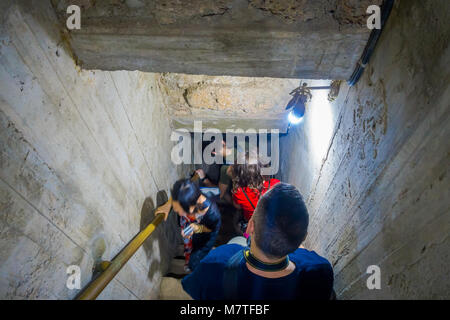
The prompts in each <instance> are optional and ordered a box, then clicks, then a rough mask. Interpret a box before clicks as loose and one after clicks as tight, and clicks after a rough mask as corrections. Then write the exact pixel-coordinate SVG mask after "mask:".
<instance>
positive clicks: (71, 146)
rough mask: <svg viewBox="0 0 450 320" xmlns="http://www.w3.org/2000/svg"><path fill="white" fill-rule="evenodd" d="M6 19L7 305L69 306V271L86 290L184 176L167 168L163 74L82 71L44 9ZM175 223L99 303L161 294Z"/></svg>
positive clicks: (0, 255) (1, 254)
mask: <svg viewBox="0 0 450 320" xmlns="http://www.w3.org/2000/svg"><path fill="white" fill-rule="evenodd" d="M13 3H14V4H13ZM23 4H25V5H23ZM0 12H1V15H2V17H1V19H2V21H1V24H0V26H1V30H0V36H1V38H0V62H1V66H0V131H1V134H0V298H3V299H70V298H73V297H74V296H75V295H76V293H77V292H78V290H69V289H67V288H66V279H67V275H66V268H67V267H68V266H69V265H79V266H80V267H81V271H82V277H81V278H82V286H84V285H85V284H86V283H87V282H88V281H89V280H90V278H91V275H92V267H93V265H94V262H95V261H97V260H100V259H104V260H108V259H111V258H113V257H114V255H116V254H117V253H118V252H119V251H120V249H122V248H123V247H124V246H125V245H126V244H127V243H128V241H130V240H131V239H132V237H133V236H134V235H135V234H136V233H137V232H139V230H140V228H142V227H143V226H144V225H145V224H146V223H148V221H150V219H151V215H152V212H151V209H152V207H154V205H155V204H156V194H157V192H158V190H166V191H167V190H168V189H169V187H170V185H171V183H173V181H174V180H175V179H177V178H178V177H179V176H182V175H184V174H185V171H183V168H181V167H178V168H177V167H175V166H174V165H172V162H171V160H170V149H171V147H172V143H171V142H170V133H171V130H170V128H169V121H168V118H167V115H166V110H165V108H164V106H163V102H162V100H163V99H162V95H161V93H160V89H159V82H158V77H159V76H158V75H156V74H143V73H140V72H101V71H82V70H80V69H79V68H78V67H76V66H75V64H74V61H73V59H72V57H71V56H70V54H69V53H68V50H67V48H66V46H65V42H64V39H61V36H60V32H59V30H60V29H59V28H58V22H57V20H56V17H55V16H54V11H53V8H52V7H51V5H50V3H49V2H47V1H2V4H1V10H0ZM145 199H147V200H146V201H145V203H144V200H145ZM175 223H176V221H175V216H172V217H171V219H170V221H168V222H167V223H165V224H164V226H161V227H160V229H159V230H157V232H156V234H154V235H153V236H152V237H151V239H150V240H148V241H147V242H146V243H145V245H144V247H142V248H141V249H139V250H138V252H137V253H136V254H135V256H134V257H133V258H132V259H131V260H130V261H129V262H128V264H127V265H126V266H125V267H124V268H123V269H122V271H120V273H119V274H118V275H117V277H116V278H115V280H113V281H112V282H111V283H110V284H109V285H108V287H107V288H106V289H105V291H104V292H103V293H102V294H101V296H100V298H114V299H146V298H155V297H157V296H158V291H159V283H160V279H161V274H162V273H163V272H165V270H167V268H168V263H169V258H170V257H171V255H172V254H173V253H174V250H175V248H174V244H175V243H176V241H177V239H178V237H177V236H178V232H177V231H176V229H177V228H176V225H175Z"/></svg>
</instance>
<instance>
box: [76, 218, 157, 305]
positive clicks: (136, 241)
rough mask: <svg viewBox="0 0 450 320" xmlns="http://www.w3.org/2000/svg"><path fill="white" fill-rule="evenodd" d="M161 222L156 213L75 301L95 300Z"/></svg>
mask: <svg viewBox="0 0 450 320" xmlns="http://www.w3.org/2000/svg"><path fill="white" fill-rule="evenodd" d="M163 220H164V214H163V213H158V214H157V215H156V217H155V218H154V219H153V221H152V222H151V223H150V224H149V225H148V226H147V227H146V228H145V229H144V230H142V231H141V232H139V233H138V234H137V236H135V237H134V238H133V240H131V242H130V243H129V244H128V245H127V246H126V247H125V248H124V249H123V250H122V251H121V252H120V253H119V254H118V255H117V256H116V257H115V258H114V259H113V261H111V263H110V264H109V265H108V266H107V267H106V269H105V270H104V271H103V272H102V273H101V274H100V275H99V276H98V277H97V278H95V280H94V281H92V282H91V283H90V284H89V285H88V286H87V287H86V288H84V290H83V291H82V292H81V293H80V294H79V295H78V296H77V297H76V300H95V299H96V298H97V297H98V295H99V294H100V293H101V292H102V291H103V289H104V288H105V287H106V286H107V285H108V283H110V282H111V280H112V279H114V277H115V275H116V274H117V273H118V272H119V271H120V269H122V267H123V266H124V265H125V263H127V261H128V260H129V259H130V258H131V257H132V256H133V255H134V253H135V252H136V251H137V250H138V249H139V248H140V246H141V245H142V244H143V243H144V241H145V240H146V239H147V238H148V237H149V236H150V235H151V234H152V232H153V231H154V230H155V229H156V227H157V226H158V225H159V224H160V223H161V222H162V221H163Z"/></svg>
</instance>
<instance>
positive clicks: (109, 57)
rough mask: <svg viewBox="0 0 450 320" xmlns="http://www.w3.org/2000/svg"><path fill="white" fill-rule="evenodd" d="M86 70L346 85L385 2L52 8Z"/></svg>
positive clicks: (223, 1) (85, 2)
mask: <svg viewBox="0 0 450 320" xmlns="http://www.w3.org/2000/svg"><path fill="white" fill-rule="evenodd" d="M52 3H53V4H54V6H55V9H56V11H57V13H58V16H59V17H60V19H61V22H62V23H63V24H64V25H65V21H66V19H67V13H66V10H67V7H68V5H69V4H79V5H80V6H81V8H82V10H81V15H82V27H81V29H80V30H74V31H72V32H71V36H72V38H71V45H72V47H73V50H74V52H75V54H76V56H77V58H78V59H79V62H80V64H81V65H82V66H83V67H84V68H86V69H102V70H141V71H148V72H176V73H188V74H206V75H217V76H223V75H228V76H244V77H272V78H300V77H305V78H311V79H348V78H350V76H351V74H352V72H353V69H354V68H355V66H356V63H357V61H358V59H359V58H360V57H361V53H362V51H363V49H364V46H365V44H366V42H367V39H368V37H369V34H370V30H369V29H368V28H367V27H366V20H367V16H368V15H367V13H366V10H367V7H368V6H369V5H373V4H381V3H382V0H314V1H306V0H302V1H299V0H295V1H293V0H276V1H262V0H248V1H243V0H189V1H172V0H137V1H136V0H126V1H125V0H120V1H119V0H111V1H93V0H52Z"/></svg>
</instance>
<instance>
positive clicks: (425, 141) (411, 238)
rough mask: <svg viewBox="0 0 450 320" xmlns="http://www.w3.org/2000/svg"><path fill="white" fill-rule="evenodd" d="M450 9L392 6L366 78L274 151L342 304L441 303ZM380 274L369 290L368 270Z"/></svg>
mask: <svg viewBox="0 0 450 320" xmlns="http://www.w3.org/2000/svg"><path fill="white" fill-rule="evenodd" d="M449 13H450V3H449V2H448V1H445V0H437V1H418V0H417V1H416V0H413V1H411V0H407V1H406V0H401V1H396V5H395V8H394V11H393V12H392V15H391V18H390V20H389V22H388V24H387V26H386V29H385V30H384V32H383V35H382V37H381V39H380V42H379V43H378V46H377V49H376V51H375V53H374V55H373V56H372V60H371V62H370V65H369V66H368V68H367V70H366V72H365V74H364V76H363V78H362V79H361V80H360V82H359V83H358V84H357V85H356V86H355V87H353V88H349V87H348V86H346V85H344V86H343V87H342V88H341V92H340V95H339V97H338V99H337V100H336V101H335V102H334V103H332V104H329V103H328V102H327V101H326V99H322V100H320V97H317V96H316V98H315V99H316V100H315V101H313V102H312V105H310V107H309V108H308V110H307V113H306V116H305V122H304V123H303V124H301V125H300V126H298V127H297V128H291V131H290V133H289V134H288V135H287V136H285V137H283V138H282V140H281V149H282V150H281V154H282V158H281V177H282V179H283V180H284V181H286V182H290V183H292V184H294V185H296V186H297V187H298V188H299V189H300V191H301V192H302V194H303V195H304V197H305V199H306V200H307V205H308V209H309V212H310V229H309V235H308V237H307V241H306V246H307V247H309V248H311V249H314V250H316V251H317V252H318V253H320V254H322V255H324V256H325V257H327V258H328V259H329V260H330V261H331V262H332V264H333V266H334V270H335V274H336V277H335V289H336V292H337V294H338V296H339V297H340V298H342V299H379V298H384V299H398V298H402V299H418V298H421V299H444V298H445V299H448V298H449V297H450V296H449V294H450V280H449V279H450V268H449V265H450V256H449V255H450V250H449V249H450V243H449V235H450V194H449V190H450V183H449V174H448V171H449V164H450V161H449V160H450V159H449V155H450V140H449V136H450V126H449V111H450V108H449V106H450V88H449V83H450V67H449V65H450V51H449V50H450V49H449V47H448V44H449V37H450V30H449V28H448V21H449V19H450V16H449ZM369 265H378V266H379V267H380V268H381V282H382V285H381V290H372V291H371V290H368V289H367V286H366V280H367V278H368V275H367V274H366V270H367V267H368V266H369Z"/></svg>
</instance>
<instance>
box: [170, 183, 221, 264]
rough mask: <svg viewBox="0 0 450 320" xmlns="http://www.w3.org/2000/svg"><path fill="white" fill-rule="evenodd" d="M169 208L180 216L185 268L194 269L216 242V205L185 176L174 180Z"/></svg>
mask: <svg viewBox="0 0 450 320" xmlns="http://www.w3.org/2000/svg"><path fill="white" fill-rule="evenodd" d="M172 208H173V210H174V211H175V212H176V213H177V214H178V216H179V217H180V225H181V227H182V232H181V235H182V236H183V238H184V239H185V241H184V242H185V257H186V260H187V262H188V266H189V269H190V270H194V269H195V268H196V266H197V265H198V264H199V263H200V260H201V259H203V258H204V257H205V256H206V255H207V254H208V253H209V251H210V250H211V249H212V247H213V246H214V244H215V242H216V239H217V235H218V233H219V229H220V224H221V221H220V212H219V209H218V208H217V205H216V204H215V202H213V201H212V200H210V199H208V198H207V197H206V196H205V195H203V194H202V193H201V192H200V189H199V187H198V186H197V184H195V183H194V182H192V181H190V180H189V179H186V180H179V181H177V182H176V183H175V184H174V186H173V189H172Z"/></svg>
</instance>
